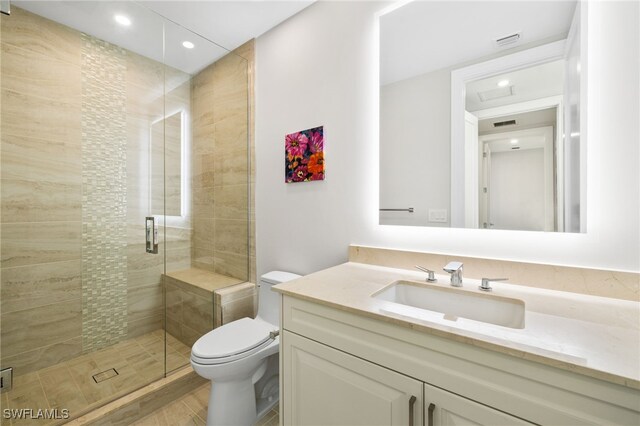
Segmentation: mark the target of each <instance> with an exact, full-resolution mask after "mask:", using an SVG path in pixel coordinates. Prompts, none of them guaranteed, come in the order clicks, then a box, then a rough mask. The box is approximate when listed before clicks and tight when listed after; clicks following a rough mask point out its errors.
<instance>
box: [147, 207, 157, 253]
mask: <svg viewBox="0 0 640 426" xmlns="http://www.w3.org/2000/svg"><path fill="white" fill-rule="evenodd" d="M144 223H145V225H144V228H145V232H144V235H145V240H146V241H145V247H146V251H147V253H153V254H158V225H157V224H156V218H155V217H153V216H147V217H146V219H145V221H144Z"/></svg>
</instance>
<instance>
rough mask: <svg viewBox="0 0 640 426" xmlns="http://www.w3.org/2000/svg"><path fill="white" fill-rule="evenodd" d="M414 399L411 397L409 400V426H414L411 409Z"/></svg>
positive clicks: (414, 403) (414, 402)
mask: <svg viewBox="0 0 640 426" xmlns="http://www.w3.org/2000/svg"><path fill="white" fill-rule="evenodd" d="M416 399H417V398H416V397H415V396H413V395H411V398H409V426H415V425H414V422H413V420H414V419H413V407H414V406H415V405H416Z"/></svg>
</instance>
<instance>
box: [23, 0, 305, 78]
mask: <svg viewBox="0 0 640 426" xmlns="http://www.w3.org/2000/svg"><path fill="white" fill-rule="evenodd" d="M311 3H313V1H308V0H297V1H270V0H258V1H179V0H174V1H157V0H156V1H139V2H136V1H108V0H103V1H31V0H17V1H14V2H12V4H13V5H15V6H17V7H20V8H23V9H27V10H29V11H31V12H33V13H36V14H38V15H41V16H44V17H46V18H48V19H51V20H53V21H56V22H60V23H61V24H64V25H66V26H69V27H71V28H75V29H77V30H79V31H82V32H85V33H87V34H91V35H93V36H95V37H98V38H100V39H103V40H106V41H108V42H110V43H113V44H116V45H119V46H122V47H124V48H126V49H128V50H130V51H132V52H135V53H138V54H140V55H143V56H146V57H148V58H151V59H153V60H156V61H158V62H163V61H164V63H166V64H167V65H169V66H171V67H174V68H177V69H179V70H182V71H185V72H187V73H189V74H193V73H196V72H198V71H199V70H201V69H202V68H204V67H205V66H207V65H208V64H210V63H212V62H214V61H215V60H217V59H218V58H220V57H222V56H224V55H225V54H226V53H227V52H228V51H229V50H233V49H235V48H236V47H238V46H240V45H242V44H243V43H245V42H246V41H248V40H250V39H252V38H255V37H258V36H259V35H261V34H263V33H264V32H266V31H268V30H269V29H271V28H273V27H275V26H276V25H278V24H279V23H281V22H282V21H284V20H286V19H287V18H289V17H291V16H293V15H295V14H296V13H298V12H299V11H300V10H302V9H304V8H305V7H307V6H309V5H310V4H311ZM115 14H123V15H126V16H128V17H129V18H130V19H131V21H132V24H131V25H130V26H129V27H123V26H121V25H119V24H117V23H116V22H115V21H114V18H113V17H114V15H115ZM158 14H159V15H162V16H165V17H167V18H169V19H170V20H171V21H173V22H169V21H166V20H164V19H162V17H161V16H159V15H158ZM163 31H164V32H165V34H166V37H165V40H164V41H165V42H166V44H165V47H164V51H163V36H162V34H163ZM193 32H195V33H196V34H199V35H196V34H193ZM187 40H188V41H191V42H192V43H194V44H195V48H193V49H190V50H189V49H185V48H184V47H183V46H182V42H183V41H187ZM209 40H211V41H213V42H215V43H212V42H211V41H209ZM216 43H217V45H216Z"/></svg>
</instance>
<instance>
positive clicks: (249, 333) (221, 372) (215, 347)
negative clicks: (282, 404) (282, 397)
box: [191, 271, 300, 426]
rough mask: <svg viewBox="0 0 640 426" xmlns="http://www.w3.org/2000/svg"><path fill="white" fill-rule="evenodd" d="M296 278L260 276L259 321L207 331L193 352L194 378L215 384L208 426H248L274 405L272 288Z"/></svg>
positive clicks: (276, 312) (276, 323)
mask: <svg viewBox="0 0 640 426" xmlns="http://www.w3.org/2000/svg"><path fill="white" fill-rule="evenodd" d="M296 278H300V275H296V274H292V273H290V272H281V271H273V272H269V273H266V274H264V275H263V276H262V277H260V293H259V299H258V316H257V317H256V318H255V319H251V318H242V319H239V320H237V321H233V322H230V323H228V324H225V325H223V326H221V327H218V328H216V329H214V330H213V331H210V332H209V333H207V334H205V335H204V336H202V337H201V338H200V339H198V341H197V342H196V343H195V344H194V345H193V348H191V365H192V366H193V369H194V370H195V372H196V373H198V374H199V375H200V376H202V377H204V378H205V379H209V380H211V381H212V382H213V385H212V386H211V395H210V396H209V410H208V413H207V425H208V426H222V425H224V426H231V425H238V426H240V425H242V426H248V425H252V424H254V423H255V422H256V421H257V420H258V419H259V418H260V417H262V415H263V414H265V413H266V412H267V411H269V410H270V409H271V408H272V407H273V406H274V405H276V404H277V403H278V391H279V388H278V368H279V364H278V351H279V349H280V338H279V337H278V336H277V332H278V330H279V327H280V298H279V297H278V296H279V295H278V294H277V293H275V292H273V291H271V286H273V285H275V284H279V283H283V282H286V281H291V280H293V279H296Z"/></svg>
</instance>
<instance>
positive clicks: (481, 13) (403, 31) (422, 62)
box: [380, 0, 576, 85]
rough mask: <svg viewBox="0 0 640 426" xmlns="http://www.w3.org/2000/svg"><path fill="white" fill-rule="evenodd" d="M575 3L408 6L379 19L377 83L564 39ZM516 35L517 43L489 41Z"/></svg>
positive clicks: (425, 3) (422, 3)
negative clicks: (497, 43) (557, 38)
mask: <svg viewBox="0 0 640 426" xmlns="http://www.w3.org/2000/svg"><path fill="white" fill-rule="evenodd" d="M575 7H576V1H562V0H558V1H517V0H511V1H413V2H411V3H409V4H407V5H405V6H402V7H400V8H398V9H396V10H394V11H392V12H390V13H388V14H386V15H383V16H382V17H381V19H380V84H381V85H384V84H389V83H393V82H396V81H399V80H404V79H406V78H409V77H413V76H416V75H420V74H424V73H427V72H430V71H435V70H439V69H443V68H448V67H451V66H453V65H456V64H461V63H464V62H468V61H473V60H474V59H477V58H481V57H484V56H489V55H496V54H500V52H502V51H504V50H506V49H510V48H512V47H517V46H521V45H523V44H527V43H532V42H535V41H539V40H543V39H547V38H550V37H557V36H562V37H563V38H564V37H566V35H567V33H568V31H569V27H570V26H571V19H572V17H573V12H574V10H575ZM515 32H521V34H522V37H521V39H520V41H518V42H517V43H515V44H511V45H508V46H507V47H502V48H500V47H497V46H496V44H495V42H494V40H495V39H497V38H500V37H503V36H506V35H509V34H512V33H515Z"/></svg>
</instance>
